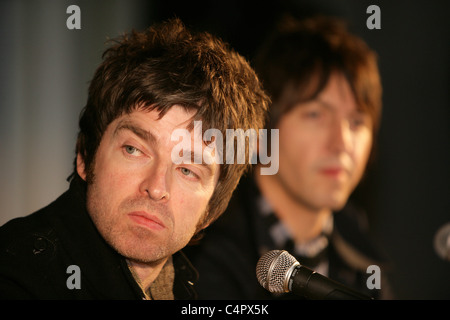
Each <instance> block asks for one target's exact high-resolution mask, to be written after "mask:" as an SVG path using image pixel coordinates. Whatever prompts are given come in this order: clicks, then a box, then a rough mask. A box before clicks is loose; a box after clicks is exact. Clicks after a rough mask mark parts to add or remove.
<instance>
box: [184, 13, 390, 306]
mask: <svg viewBox="0 0 450 320" xmlns="http://www.w3.org/2000/svg"><path fill="white" fill-rule="evenodd" d="M255 69H256V70H257V73H258V75H259V76H260V79H261V81H262V82H263V86H264V88H265V89H266V90H267V91H268V93H269V96H270V97H271V99H272V104H271V106H270V122H269V124H268V128H271V129H272V128H276V129H278V130H279V145H278V146H279V171H278V173H277V174H275V175H261V174H260V169H261V168H262V167H263V165H261V164H258V165H257V166H255V168H254V170H253V172H252V174H251V175H249V176H247V177H246V178H245V179H242V180H241V182H240V184H239V186H238V188H237V190H236V191H235V193H234V195H233V198H232V200H231V202H230V205H229V207H228V209H227V210H226V212H225V214H224V215H223V216H222V217H221V219H219V221H217V222H216V223H215V224H214V225H213V226H212V227H211V228H210V229H208V230H207V231H205V238H204V239H203V240H202V242H201V243H200V245H198V246H195V247H192V248H189V256H190V257H191V259H192V261H193V263H194V265H195V266H196V267H197V268H198V269H199V271H200V272H201V277H200V280H199V283H198V285H199V286H198V289H199V295H200V298H205V299H267V298H275V297H276V298H293V296H292V294H283V295H281V296H280V295H271V293H269V292H268V291H265V290H264V289H263V288H262V287H261V286H260V284H259V283H258V282H257V279H256V276H255V266H256V264H257V261H258V259H259V257H261V256H262V255H263V254H264V253H266V252H268V251H270V250H274V249H283V250H287V251H288V252H289V253H291V254H292V255H294V256H295V257H296V258H297V259H298V261H299V262H300V263H301V264H302V265H305V266H307V267H309V268H312V269H314V270H316V271H317V272H319V273H321V274H323V275H326V276H328V277H330V278H331V279H333V280H336V281H338V282H341V283H343V284H344V285H346V286H348V287H351V288H353V289H355V290H357V291H360V292H363V293H366V294H368V295H370V296H372V297H375V298H380V297H382V294H381V293H382V292H384V291H385V289H387V285H384V284H382V285H381V290H379V289H372V288H368V285H367V278H368V276H370V274H367V272H366V271H367V268H368V266H370V265H377V266H381V262H382V260H381V256H380V255H379V254H378V252H377V250H376V247H375V246H374V245H373V244H372V243H371V241H370V240H369V238H368V236H367V231H368V230H367V221H366V217H365V214H364V212H363V211H361V210H360V209H359V208H357V207H356V206H354V205H352V204H351V203H347V202H348V199H349V196H350V195H351V193H352V192H353V191H354V190H355V188H356V186H357V185H358V184H359V182H360V181H361V179H362V177H363V175H364V172H365V169H366V165H367V163H368V161H369V159H370V157H371V154H372V151H373V146H374V140H375V137H376V134H377V130H378V128H379V122H380V115H381V94H382V87H381V83H380V76H379V71H378V66H377V60H376V55H375V53H374V52H373V51H372V50H371V49H370V48H369V47H368V46H367V45H366V44H365V43H364V41H363V40H362V39H360V38H358V37H356V36H355V35H352V34H350V33H349V32H348V31H347V29H346V27H345V24H344V23H343V22H342V21H339V20H337V19H334V18H326V17H317V18H311V19H307V20H304V21H302V22H297V21H294V20H292V19H287V20H286V21H285V22H284V23H283V24H282V25H280V28H279V29H278V30H277V31H276V32H274V34H272V35H271V37H270V38H269V39H268V40H267V41H266V43H265V44H264V45H263V46H262V48H261V50H260V51H259V53H258V55H257V56H256V59H255ZM338 211H339V212H338ZM381 270H383V268H381ZM382 278H384V277H382ZM384 297H385V296H384Z"/></svg>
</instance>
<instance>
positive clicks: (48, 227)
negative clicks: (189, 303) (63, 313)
mask: <svg viewBox="0 0 450 320" xmlns="http://www.w3.org/2000/svg"><path fill="white" fill-rule="evenodd" d="M82 189H83V188H82V186H79V185H78V184H77V183H75V182H72V183H71V185H70V188H69V190H68V191H66V192H65V193H64V194H62V195H61V196H60V197H59V198H58V199H57V200H56V201H54V202H53V203H51V204H50V205H48V206H47V207H45V208H43V209H41V210H39V211H37V212H35V213H33V214H31V215H29V216H27V217H23V218H16V219H13V220H11V221H9V222H8V223H6V224H5V225H3V226H2V227H1V228H0V298H2V299H142V298H143V293H142V290H141V289H140V287H139V285H138V284H137V283H136V281H135V280H134V278H133V276H132V274H131V272H130V270H129V269H128V266H127V262H126V259H125V258H124V257H123V256H121V255H120V254H119V253H117V252H116V251H115V250H114V249H113V248H112V247H110V246H109V245H108V244H107V243H106V242H105V241H104V239H103V238H102V237H101V235H100V234H99V233H98V231H97V229H96V227H95V225H94V223H93V222H92V220H91V218H90V216H89V214H88V212H87V210H86V203H85V192H83V191H82ZM172 260H173V265H174V269H175V280H174V289H173V291H174V296H175V299H193V298H196V293H195V291H194V288H193V283H194V281H196V279H197V276H198V275H197V271H196V270H195V269H194V268H193V267H192V265H191V264H190V262H189V261H188V260H187V258H186V257H185V256H184V254H183V253H182V252H177V253H175V254H174V255H173V257H172ZM70 266H77V267H78V268H79V275H80V276H81V277H80V282H79V283H80V289H78V288H76V287H75V288H74V283H76V281H73V279H74V278H73V277H74V276H75V272H77V271H76V270H75V269H73V267H70ZM69 267H70V268H69ZM71 277H72V278H71Z"/></svg>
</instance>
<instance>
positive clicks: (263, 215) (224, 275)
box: [184, 177, 388, 299]
mask: <svg viewBox="0 0 450 320" xmlns="http://www.w3.org/2000/svg"><path fill="white" fill-rule="evenodd" d="M261 204H263V205H261ZM362 215H363V213H362V212H360V211H359V210H357V209H356V208H355V207H353V206H351V205H350V204H349V205H347V206H346V207H345V208H344V209H343V210H342V211H341V212H338V213H335V214H333V219H332V220H331V222H332V228H331V229H332V230H330V233H329V234H327V233H326V232H325V233H324V234H322V235H321V236H320V241H319V240H318V241H316V244H315V245H314V246H315V247H316V248H313V251H315V253H314V255H313V256H311V255H308V256H306V255H304V256H302V254H301V253H296V250H295V245H294V243H293V241H292V240H291V239H290V238H289V237H288V236H286V234H283V232H281V233H280V232H278V236H274V234H275V233H274V232H273V231H274V230H275V231H276V230H277V229H280V225H281V222H280V221H279V220H278V219H277V218H276V216H275V214H274V213H273V212H270V211H268V209H267V208H265V206H264V198H263V197H262V195H261V193H260V191H259V189H258V187H257V186H256V184H255V182H254V180H253V179H252V178H248V177H244V178H242V179H241V182H240V183H239V186H238V188H237V189H236V191H235V192H234V194H233V197H232V199H231V201H230V204H229V206H228V208H227V210H226V211H225V213H224V214H223V215H222V216H221V218H219V219H218V221H216V222H214V223H213V224H212V225H211V226H210V227H208V228H207V229H206V230H205V231H204V238H203V239H202V240H200V242H199V244H198V245H194V246H190V247H187V248H185V250H184V251H185V253H186V254H187V256H188V257H189V259H190V260H191V261H192V263H193V265H194V267H195V268H196V269H197V270H198V271H199V274H200V278H199V280H198V282H197V286H196V289H197V292H198V295H199V299H296V298H299V297H297V296H294V295H293V294H291V293H288V294H272V293H270V292H268V291H266V290H265V289H264V288H263V287H261V285H260V284H259V283H258V280H257V278H256V271H255V270H256V264H257V262H258V260H259V258H260V257H261V256H262V255H263V254H264V253H265V252H267V251H270V250H275V249H282V250H287V251H288V252H289V253H291V254H292V255H294V256H295V257H296V258H297V260H298V261H299V262H300V263H301V264H302V265H305V266H307V267H309V268H312V269H316V268H321V267H323V266H324V265H325V266H326V268H325V269H326V270H327V271H326V272H327V273H326V274H325V275H326V276H328V277H329V278H331V279H333V280H335V281H338V282H340V283H341V284H344V285H345V286H347V287H349V288H352V289H354V290H356V291H358V292H361V293H364V294H366V295H369V296H371V297H374V298H380V297H382V296H381V294H382V292H381V291H384V290H378V289H369V288H368V287H367V283H366V282H367V278H368V276H370V275H371V273H367V267H368V266H369V265H378V266H380V267H381V269H383V267H382V262H383V261H384V259H382V257H381V255H380V254H379V253H378V252H377V249H376V247H375V246H374V245H373V244H372V242H371V241H370V239H369V237H368V236H367V233H366V231H367V230H365V228H364V223H362ZM281 229H282V228H281ZM280 234H281V237H280V236H279V235H280ZM283 237H284V238H283ZM323 243H325V245H323ZM314 246H313V247H314ZM318 272H319V270H318ZM319 273H320V272H319ZM382 281H383V282H384V277H382ZM387 286H388V285H387V284H384V283H383V284H382V287H381V288H382V289H384V287H385V288H386V292H387V291H388V290H387Z"/></svg>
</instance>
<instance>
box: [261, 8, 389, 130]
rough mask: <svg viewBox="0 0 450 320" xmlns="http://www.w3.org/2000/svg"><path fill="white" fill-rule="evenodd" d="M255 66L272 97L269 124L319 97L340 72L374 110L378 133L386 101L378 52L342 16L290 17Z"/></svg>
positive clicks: (362, 104)
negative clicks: (378, 62) (348, 28)
mask: <svg viewBox="0 0 450 320" xmlns="http://www.w3.org/2000/svg"><path fill="white" fill-rule="evenodd" d="M254 67H255V70H256V72H257V74H258V76H259V77H260V80H261V82H262V83H263V85H264V88H265V89H266V90H267V93H268V94H269V96H270V98H271V99H272V102H273V103H272V104H271V106H270V113H271V123H270V124H269V127H272V128H274V127H276V124H277V122H278V120H279V119H280V117H281V116H282V115H283V114H285V113H287V112H288V111H289V110H291V109H292V108H293V107H294V106H295V105H297V104H299V103H302V102H306V101H309V100H313V99H315V98H316V97H317V95H318V94H319V93H320V92H321V91H322V90H323V89H324V87H325V86H326V84H327V83H328V80H329V78H330V76H331V74H332V73H333V72H339V73H341V74H343V75H344V76H345V77H346V79H347V80H348V83H349V85H350V87H351V89H352V90H353V93H354V96H355V99H356V102H357V105H358V107H359V109H360V110H361V111H363V112H367V114H369V115H370V117H371V119H372V123H373V130H374V131H373V133H376V132H377V130H378V128H379V122H380V115H381V106H382V101H381V94H382V87H381V81H380V75H379V71H378V65H377V56H376V54H375V52H374V51H372V50H371V49H370V48H369V47H368V46H367V44H366V43H365V42H364V41H363V40H362V39H361V38H359V37H357V36H355V35H353V34H351V33H350V32H349V31H348V30H347V26H346V25H345V23H344V22H343V21H342V20H340V19H338V18H333V17H325V16H318V17H312V18H308V19H305V20H302V21H296V20H294V19H293V18H289V17H287V18H286V19H285V20H283V24H280V25H279V26H278V29H277V30H276V31H275V32H274V33H273V34H272V35H271V37H270V38H269V40H267V41H266V42H265V43H264V44H263V46H262V48H261V50H260V53H259V54H258V56H257V57H256V58H255V62H254Z"/></svg>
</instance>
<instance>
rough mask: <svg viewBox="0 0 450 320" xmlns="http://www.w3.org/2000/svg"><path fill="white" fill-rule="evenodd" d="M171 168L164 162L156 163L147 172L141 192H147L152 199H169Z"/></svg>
mask: <svg viewBox="0 0 450 320" xmlns="http://www.w3.org/2000/svg"><path fill="white" fill-rule="evenodd" d="M168 170H169V168H168V167H167V166H165V165H162V164H154V165H153V166H152V167H151V168H149V169H148V171H147V172H146V175H145V178H144V180H143V181H142V183H141V187H140V192H141V193H146V194H147V195H148V196H149V197H150V198H151V199H152V200H155V201H160V200H165V201H167V200H169V198H170V193H169V186H168V185H169V183H168Z"/></svg>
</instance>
